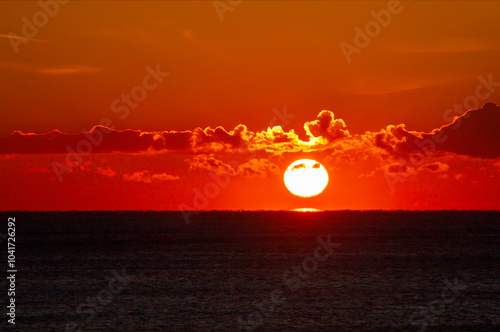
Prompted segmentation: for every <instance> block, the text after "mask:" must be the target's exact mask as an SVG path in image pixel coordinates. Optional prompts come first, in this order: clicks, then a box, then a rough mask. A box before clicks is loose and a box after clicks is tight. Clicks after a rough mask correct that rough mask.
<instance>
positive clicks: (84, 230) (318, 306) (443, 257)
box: [1, 211, 500, 331]
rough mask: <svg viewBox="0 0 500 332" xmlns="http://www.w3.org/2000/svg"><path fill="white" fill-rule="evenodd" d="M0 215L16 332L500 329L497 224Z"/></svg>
mask: <svg viewBox="0 0 500 332" xmlns="http://www.w3.org/2000/svg"><path fill="white" fill-rule="evenodd" d="M1 214H2V220H4V221H5V222H3V223H2V229H1V232H2V233H4V234H5V233H6V232H7V229H6V228H7V227H6V226H7V218H8V217H15V218H16V263H17V270H18V272H17V276H16V327H15V330H19V331H237V330H238V329H239V330H242V331H292V330H293V331H424V330H427V331H499V330H500V213H499V212H404V211H394V212H349V211H344V212H311V213H303V212H203V213H199V214H198V215H193V216H192V217H191V218H190V223H189V224H186V222H185V220H184V219H183V218H182V216H181V214H180V213H177V212H65V213H63V212H59V213H54V212H46V213H20V212H3V213H1ZM318 237H319V239H318ZM1 240H2V247H4V249H5V248H6V239H5V238H2V239H1ZM2 251H3V252H4V254H3V255H2V259H3V261H4V262H5V263H2V266H6V265H7V264H6V261H7V258H6V254H5V251H6V250H2ZM6 270H7V268H3V269H2V271H3V272H2V273H3V275H4V276H5V273H6ZM7 288H8V287H7V283H6V278H5V277H3V278H2V294H3V295H2V298H5V300H4V301H3V304H2V305H6V304H7V301H8V300H7V298H6V289H7ZM4 308H5V306H4ZM7 318H8V317H7V316H6V315H5V309H4V313H3V320H4V321H3V322H2V326H3V327H5V326H7ZM2 330H5V331H7V330H14V329H12V326H7V327H6V328H5V329H3V328H2Z"/></svg>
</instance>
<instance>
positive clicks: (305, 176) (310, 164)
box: [284, 159, 328, 197]
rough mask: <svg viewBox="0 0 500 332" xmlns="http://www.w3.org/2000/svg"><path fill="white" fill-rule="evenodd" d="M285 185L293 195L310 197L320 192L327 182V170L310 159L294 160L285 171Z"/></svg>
mask: <svg viewBox="0 0 500 332" xmlns="http://www.w3.org/2000/svg"><path fill="white" fill-rule="evenodd" d="M284 181H285V186H286V187H287V189H288V190H290V192H291V193H292V194H294V195H297V196H302V197H311V196H316V195H318V194H320V193H321V192H322V191H323V190H324V189H325V188H326V185H327V184H328V172H327V171H326V169H325V168H324V167H323V165H321V164H320V163H318V162H317V161H316V160H312V159H300V160H296V161H294V162H293V163H292V164H291V165H290V166H288V168H287V169H286V171H285V175H284Z"/></svg>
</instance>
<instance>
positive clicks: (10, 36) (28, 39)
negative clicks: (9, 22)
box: [0, 33, 48, 43]
mask: <svg viewBox="0 0 500 332" xmlns="http://www.w3.org/2000/svg"><path fill="white" fill-rule="evenodd" d="M0 38H7V39H18V40H26V41H35V42H40V43H45V42H48V40H44V39H37V38H26V37H23V36H19V35H16V34H14V33H13V34H4V33H0Z"/></svg>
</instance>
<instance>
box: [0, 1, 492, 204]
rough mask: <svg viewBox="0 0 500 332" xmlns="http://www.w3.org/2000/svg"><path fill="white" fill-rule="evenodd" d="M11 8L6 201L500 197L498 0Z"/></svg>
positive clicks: (469, 200) (5, 79)
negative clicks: (305, 169)
mask: <svg viewBox="0 0 500 332" xmlns="http://www.w3.org/2000/svg"><path fill="white" fill-rule="evenodd" d="M0 12H1V13H2V14H0V15H2V20H0V54H2V56H1V59H0V73H1V79H0V108H1V109H2V115H3V120H2V122H1V123H0V178H1V182H2V191H1V194H0V209H2V210H71V209H75V210H87V209H91V210H94V209H102V210H113V209H154V210H163V209H167V210H179V209H181V210H183V209H195V210H205V209H273V210H274V209H300V208H306V207H307V208H312V209H323V210H328V209H499V208H500V199H499V192H500V186H499V185H500V181H499V175H500V144H499V142H500V130H498V129H499V128H498V127H499V125H500V107H499V106H497V105H498V104H500V62H499V61H498V59H499V58H500V57H499V56H500V39H499V38H498V36H499V35H500V25H499V24H498V13H499V12H500V2H497V1H484V2H483V1H457V2H449V1H401V2H394V1H366V2H364V1H242V2H241V3H240V4H238V5H235V6H233V7H232V8H231V10H223V9H221V8H215V7H214V4H213V2H212V1H185V2H181V1H148V2H140V1H124V2H118V1H108V2H100V1H69V2H68V3H60V4H59V5H58V7H57V10H55V9H54V8H52V9H51V8H48V7H47V8H46V7H43V6H41V5H40V3H39V2H37V1H7V2H5V1H3V2H1V3H0ZM45 21H46V22H45ZM469 110H470V111H469ZM303 159H310V160H313V161H314V162H313V165H312V166H307V167H313V166H314V165H316V163H319V165H320V166H321V168H318V169H317V170H318V171H316V168H311V169H312V170H314V171H311V172H312V173H307V174H311V178H308V177H307V176H302V175H300V174H301V172H302V171H301V170H295V171H292V170H290V171H289V172H285V171H286V170H287V168H289V166H291V165H293V164H292V163H294V162H296V161H298V160H303ZM299 164H300V163H299ZM323 170H324V173H323V172H322V171H323ZM287 174H288V175H287ZM304 174H305V173H304ZM295 175H297V176H295ZM308 176H309V175H308ZM325 176H326V177H325ZM287 179H288V180H287ZM302 196H313V197H308V198H305V197H302Z"/></svg>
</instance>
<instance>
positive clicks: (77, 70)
mask: <svg viewBox="0 0 500 332" xmlns="http://www.w3.org/2000/svg"><path fill="white" fill-rule="evenodd" d="M0 67H2V68H8V69H16V70H22V71H28V72H33V73H39V74H45V75H73V74H87V73H95V72H99V71H102V69H101V68H97V67H91V66H84V65H74V64H71V65H61V66H36V65H32V64H24V63H13V62H4V63H0Z"/></svg>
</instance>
